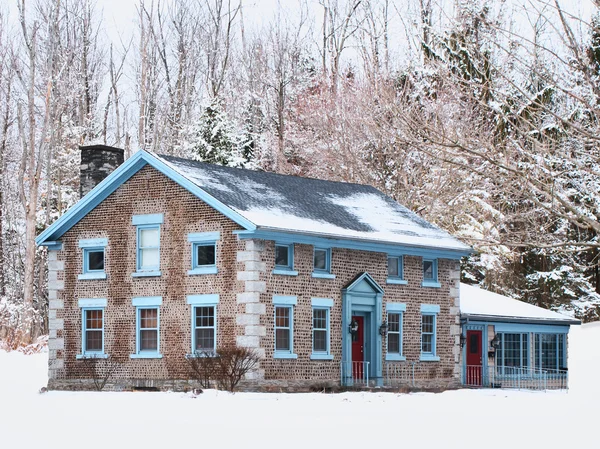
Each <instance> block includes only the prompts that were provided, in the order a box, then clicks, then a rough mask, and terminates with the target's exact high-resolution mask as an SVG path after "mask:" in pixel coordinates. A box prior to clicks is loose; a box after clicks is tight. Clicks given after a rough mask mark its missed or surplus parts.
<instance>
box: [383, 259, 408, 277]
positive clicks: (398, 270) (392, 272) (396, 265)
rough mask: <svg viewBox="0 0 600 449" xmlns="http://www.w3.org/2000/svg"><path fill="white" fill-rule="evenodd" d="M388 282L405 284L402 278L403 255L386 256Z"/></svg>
mask: <svg viewBox="0 0 600 449" xmlns="http://www.w3.org/2000/svg"><path fill="white" fill-rule="evenodd" d="M387 270H388V276H387V281H386V283H388V284H407V282H406V281H405V280H404V257H403V256H388V258H387Z"/></svg>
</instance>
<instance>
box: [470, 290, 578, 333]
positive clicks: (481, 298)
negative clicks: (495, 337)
mask: <svg viewBox="0 0 600 449" xmlns="http://www.w3.org/2000/svg"><path fill="white" fill-rule="evenodd" d="M460 312H461V314H464V315H470V316H473V315H481V316H488V317H502V318H522V319H531V320H535V321H540V320H542V321H543V320H547V321H565V324H568V323H573V322H574V321H577V320H575V319H573V318H571V317H569V316H565V315H562V314H560V313H557V312H553V311H552V310H547V309H543V308H541V307H538V306H534V305H532V304H528V303H526V302H523V301H519V300H518V299H513V298H509V297H508V296H504V295H499V294H498V293H492V292H490V291H487V290H483V289H481V288H479V287H475V286H473V285H468V284H462V283H461V284H460Z"/></svg>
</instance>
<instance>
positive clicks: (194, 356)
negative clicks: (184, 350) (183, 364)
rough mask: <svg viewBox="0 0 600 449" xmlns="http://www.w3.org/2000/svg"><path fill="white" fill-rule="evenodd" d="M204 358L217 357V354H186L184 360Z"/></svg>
mask: <svg viewBox="0 0 600 449" xmlns="http://www.w3.org/2000/svg"><path fill="white" fill-rule="evenodd" d="M204 357H218V354H217V353H216V352H215V351H210V352H209V351H206V352H197V353H194V354H186V355H185V358H186V359H188V360H189V359H203V358H204Z"/></svg>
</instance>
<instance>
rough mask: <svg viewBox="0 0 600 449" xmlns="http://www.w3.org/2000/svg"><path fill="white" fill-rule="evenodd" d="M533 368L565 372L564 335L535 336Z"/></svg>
mask: <svg viewBox="0 0 600 449" xmlns="http://www.w3.org/2000/svg"><path fill="white" fill-rule="evenodd" d="M535 367H536V368H537V369H542V370H566V369H567V364H566V360H565V334H535Z"/></svg>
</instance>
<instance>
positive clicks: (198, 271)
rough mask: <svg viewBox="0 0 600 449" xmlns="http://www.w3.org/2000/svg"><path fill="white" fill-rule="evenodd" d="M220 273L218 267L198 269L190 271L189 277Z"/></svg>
mask: <svg viewBox="0 0 600 449" xmlns="http://www.w3.org/2000/svg"><path fill="white" fill-rule="evenodd" d="M218 272H219V271H218V270H217V267H198V268H194V269H193V270H189V271H188V275H189V276H194V275H197V274H217V273H218Z"/></svg>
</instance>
